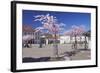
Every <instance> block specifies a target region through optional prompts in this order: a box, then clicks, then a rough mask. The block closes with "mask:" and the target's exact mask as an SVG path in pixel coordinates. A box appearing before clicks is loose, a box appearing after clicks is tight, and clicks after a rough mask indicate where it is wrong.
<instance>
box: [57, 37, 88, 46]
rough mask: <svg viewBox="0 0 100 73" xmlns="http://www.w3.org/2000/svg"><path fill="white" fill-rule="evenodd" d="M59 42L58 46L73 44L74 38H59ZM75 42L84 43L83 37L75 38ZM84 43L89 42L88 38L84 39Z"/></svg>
mask: <svg viewBox="0 0 100 73" xmlns="http://www.w3.org/2000/svg"><path fill="white" fill-rule="evenodd" d="M59 40H60V44H64V43H72V42H75V37H70V36H60V38H59ZM76 41H77V42H84V41H85V37H84V36H77V37H76ZM86 41H87V42H88V41H89V39H88V37H86Z"/></svg>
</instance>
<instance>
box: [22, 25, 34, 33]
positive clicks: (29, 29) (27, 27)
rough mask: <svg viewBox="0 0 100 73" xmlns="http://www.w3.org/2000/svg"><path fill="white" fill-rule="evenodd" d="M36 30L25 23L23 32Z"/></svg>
mask: <svg viewBox="0 0 100 73" xmlns="http://www.w3.org/2000/svg"><path fill="white" fill-rule="evenodd" d="M34 31H35V30H34V29H33V28H32V27H31V26H29V25H23V32H34Z"/></svg>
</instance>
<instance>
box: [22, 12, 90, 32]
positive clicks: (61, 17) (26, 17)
mask: <svg viewBox="0 0 100 73" xmlns="http://www.w3.org/2000/svg"><path fill="white" fill-rule="evenodd" d="M22 14H23V16H22V24H23V25H30V26H32V28H37V27H40V26H42V24H41V22H39V21H34V20H35V18H34V16H36V15H46V14H50V15H52V16H55V17H56V18H57V20H58V22H59V23H63V24H65V25H66V26H64V29H65V30H68V29H70V28H71V26H72V25H76V26H80V25H84V26H85V29H86V31H88V30H90V28H91V14H90V13H76V12H53V11H34V10H23V12H22Z"/></svg>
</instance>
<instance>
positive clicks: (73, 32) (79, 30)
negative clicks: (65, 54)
mask: <svg viewBox="0 0 100 73" xmlns="http://www.w3.org/2000/svg"><path fill="white" fill-rule="evenodd" d="M84 32H85V27H84V26H83V25H80V26H76V25H73V26H72V27H71V29H70V30H67V31H66V32H65V35H69V36H70V37H75V42H74V43H73V46H72V48H75V49H77V38H76V37H77V36H80V40H81V36H82V34H83V33H84Z"/></svg>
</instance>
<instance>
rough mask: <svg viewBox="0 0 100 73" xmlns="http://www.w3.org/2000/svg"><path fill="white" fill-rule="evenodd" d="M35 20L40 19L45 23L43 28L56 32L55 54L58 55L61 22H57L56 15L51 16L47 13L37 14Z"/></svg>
mask: <svg viewBox="0 0 100 73" xmlns="http://www.w3.org/2000/svg"><path fill="white" fill-rule="evenodd" d="M34 21H40V22H41V23H42V24H43V28H44V29H47V30H48V31H49V32H51V33H52V34H54V36H55V42H54V43H55V44H54V47H55V54H56V55H57V57H58V45H57V34H58V32H59V30H60V27H59V24H57V19H56V17H54V16H50V15H49V14H46V15H37V16H35V20H34Z"/></svg>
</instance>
